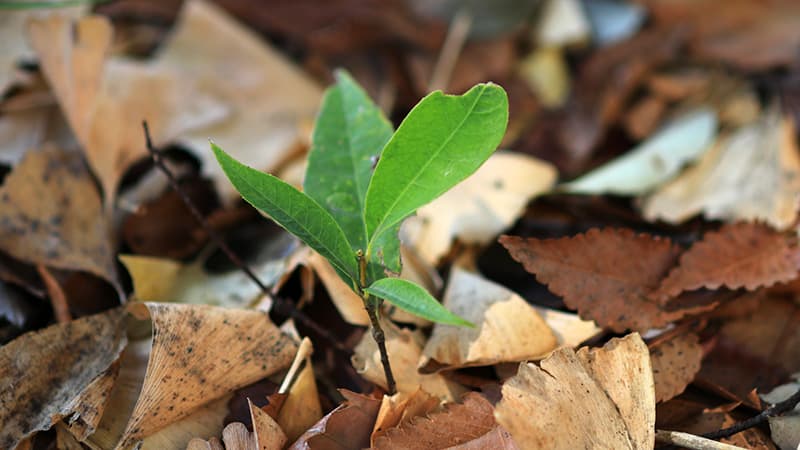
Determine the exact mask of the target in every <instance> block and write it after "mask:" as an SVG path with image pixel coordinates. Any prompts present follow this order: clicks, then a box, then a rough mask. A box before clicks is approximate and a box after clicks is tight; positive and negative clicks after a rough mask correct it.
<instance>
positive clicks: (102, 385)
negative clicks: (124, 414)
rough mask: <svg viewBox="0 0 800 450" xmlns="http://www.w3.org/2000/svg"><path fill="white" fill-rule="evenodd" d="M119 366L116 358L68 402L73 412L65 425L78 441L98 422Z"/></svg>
mask: <svg viewBox="0 0 800 450" xmlns="http://www.w3.org/2000/svg"><path fill="white" fill-rule="evenodd" d="M119 367H120V360H119V359H117V360H116V361H114V363H112V364H111V366H110V367H109V368H108V369H106V370H105V371H104V372H103V373H101V374H100V375H98V376H97V377H96V378H95V379H94V380H92V382H91V383H90V384H89V386H87V387H86V389H84V390H83V392H81V393H80V394H79V395H78V396H77V397H75V399H74V400H73V401H72V402H71V403H70V406H69V409H70V410H72V411H75V413H74V414H73V415H72V417H70V418H69V419H68V420H67V425H68V427H69V432H70V434H72V435H73V436H75V438H76V439H78V440H79V441H84V440H86V438H87V437H89V435H91V434H92V433H94V432H95V430H96V429H97V426H98V425H99V424H100V420H101V419H102V417H103V413H104V412H105V409H106V405H107V402H108V399H109V397H110V396H111V390H112V389H113V388H114V384H115V383H116V381H117V379H118V376H119Z"/></svg>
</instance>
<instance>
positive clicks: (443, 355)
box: [423, 267, 558, 369]
mask: <svg viewBox="0 0 800 450" xmlns="http://www.w3.org/2000/svg"><path fill="white" fill-rule="evenodd" d="M443 304H444V305H445V307H447V308H448V309H449V310H451V311H453V312H454V313H455V314H458V315H459V316H460V317H463V318H465V319H466V320H469V321H470V322H472V323H474V324H475V325H476V326H475V328H466V327H456V326H449V325H441V324H436V325H434V328H433V333H432V334H431V337H430V339H429V340H428V342H427V343H426V344H425V349H424V350H423V353H424V355H425V359H426V360H431V361H430V362H431V363H432V366H435V367H436V368H437V369H442V368H448V369H453V368H459V367H468V366H490V365H493V364H498V363H504V362H517V361H523V360H526V359H534V358H537V357H541V356H543V355H545V354H547V353H548V352H550V351H551V350H553V349H555V348H556V347H557V346H558V340H557V338H556V336H555V335H554V334H553V330H551V329H550V327H549V326H548V325H547V323H545V321H544V320H543V319H542V317H541V316H540V315H539V313H538V312H537V311H536V309H534V308H533V307H532V306H530V305H529V304H528V303H527V302H525V300H523V299H522V298H521V297H520V296H518V295H517V294H515V293H513V292H511V291H509V290H508V289H506V288H504V287H502V286H500V285H498V284H495V283H492V282H490V281H488V280H486V279H484V278H482V277H481V276H479V275H476V274H473V273H470V272H467V271H465V270H463V269H460V268H458V267H455V268H454V269H453V271H452V272H451V274H450V282H449V284H448V287H447V291H446V292H445V295H444V301H443ZM426 362H427V361H426Z"/></svg>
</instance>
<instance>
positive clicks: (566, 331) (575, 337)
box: [514, 306, 603, 370]
mask: <svg viewBox="0 0 800 450" xmlns="http://www.w3.org/2000/svg"><path fill="white" fill-rule="evenodd" d="M534 308H535V309H536V311H537V312H538V313H539V315H540V316H542V319H544V321H545V323H547V326H549V327H550V329H551V330H553V334H555V336H556V340H557V342H558V346H559V347H573V348H574V347H577V346H578V345H580V344H581V343H582V342H583V341H585V340H587V339H589V338H592V337H594V336H597V335H598V334H600V332H602V331H603V329H602V328H600V327H598V326H597V324H596V323H594V321H593V320H583V319H581V318H580V316H578V315H577V314H573V313H568V312H563V311H558V310H555V309H549V308H542V307H541V306H534ZM514 370H516V368H515V369H514Z"/></svg>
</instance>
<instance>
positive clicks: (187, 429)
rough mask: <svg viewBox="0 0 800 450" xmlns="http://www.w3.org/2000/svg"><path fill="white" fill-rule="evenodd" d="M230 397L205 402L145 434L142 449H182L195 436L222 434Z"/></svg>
mask: <svg viewBox="0 0 800 450" xmlns="http://www.w3.org/2000/svg"><path fill="white" fill-rule="evenodd" d="M230 397H231V396H230V395H226V396H224V397H222V398H219V399H217V400H214V401H212V402H210V403H208V404H205V405H203V406H201V407H200V408H198V409H196V410H194V411H192V413H191V414H189V415H188V416H186V417H184V418H182V419H180V420H177V421H175V422H173V423H171V424H169V425H167V426H166V427H165V428H162V429H160V430H158V431H156V432H155V433H153V434H151V435H150V436H147V437H146V438H144V440H143V441H142V447H141V448H142V450H183V449H185V448H187V447H188V445H189V442H191V440H192V439H194V438H196V437H197V436H202V437H211V436H219V435H220V434H223V436H224V430H223V426H224V425H225V416H227V415H228V401H229V400H230ZM248 450H249V449H248Z"/></svg>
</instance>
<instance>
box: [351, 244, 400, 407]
mask: <svg viewBox="0 0 800 450" xmlns="http://www.w3.org/2000/svg"><path fill="white" fill-rule="evenodd" d="M356 257H357V258H358V275H359V276H358V278H359V287H358V292H359V294H361V299H362V300H363V301H364V308H366V310H367V315H368V316H369V322H370V323H371V324H372V327H371V328H372V338H373V339H374V340H375V343H376V344H378V352H379V353H380V355H381V365H382V366H383V374H384V375H385V376H386V390H387V391H389V395H394V394H395V393H396V392H397V387H396V384H395V381H394V374H392V365H391V364H390V363H389V352H388V351H387V350H386V335H384V334H383V327H381V322H380V312H381V304H382V303H383V300H381V299H379V298H377V297H373V296H371V295H369V294H368V293H367V292H366V291H364V289H365V288H366V284H367V260H366V258H365V257H364V252H363V251H362V250H358V252H357V253H356Z"/></svg>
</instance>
